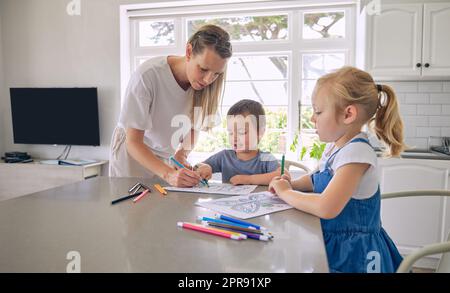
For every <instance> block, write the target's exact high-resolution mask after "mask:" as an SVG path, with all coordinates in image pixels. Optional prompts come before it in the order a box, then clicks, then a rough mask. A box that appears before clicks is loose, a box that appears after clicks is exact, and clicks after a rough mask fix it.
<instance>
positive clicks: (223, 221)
mask: <svg viewBox="0 0 450 293" xmlns="http://www.w3.org/2000/svg"><path fill="white" fill-rule="evenodd" d="M198 220H199V221H206V222H214V223H218V224H226V225H233V226H236V227H240V228H246V229H254V230H256V228H255V227H253V226H249V225H241V224H237V223H235V222H230V221H225V220H218V219H213V218H208V217H202V216H199V217H198Z"/></svg>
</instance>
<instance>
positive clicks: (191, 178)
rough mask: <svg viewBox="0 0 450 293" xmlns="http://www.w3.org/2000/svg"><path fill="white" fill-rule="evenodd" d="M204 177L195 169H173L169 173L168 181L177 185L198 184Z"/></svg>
mask: <svg viewBox="0 0 450 293" xmlns="http://www.w3.org/2000/svg"><path fill="white" fill-rule="evenodd" d="M201 179H202V178H201V177H200V175H198V174H197V173H195V172H194V171H191V170H188V169H178V170H175V169H174V170H173V171H171V172H169V173H168V174H167V178H166V181H167V182H168V183H169V184H170V185H172V186H176V187H192V186H196V185H197V184H198V183H199V182H200V180H201Z"/></svg>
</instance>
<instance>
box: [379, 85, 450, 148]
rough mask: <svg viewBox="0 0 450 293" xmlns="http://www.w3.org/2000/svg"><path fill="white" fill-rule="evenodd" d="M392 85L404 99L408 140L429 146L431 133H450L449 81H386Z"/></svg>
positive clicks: (400, 100)
mask: <svg viewBox="0 0 450 293" xmlns="http://www.w3.org/2000/svg"><path fill="white" fill-rule="evenodd" d="M379 83H381V84H388V85H390V86H392V87H393V88H394V90H395V92H396V94H397V97H398V100H399V103H400V112H401V115H402V118H403V123H404V126H405V141H406V144H408V145H409V146H414V147H415V148H418V149H420V148H427V144H428V137H429V136H450V82H449V81H392V82H389V81H383V82H379Z"/></svg>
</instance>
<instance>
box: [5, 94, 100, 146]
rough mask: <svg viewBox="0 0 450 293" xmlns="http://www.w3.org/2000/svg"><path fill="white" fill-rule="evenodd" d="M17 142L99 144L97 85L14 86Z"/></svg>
mask: <svg viewBox="0 0 450 293" xmlns="http://www.w3.org/2000/svg"><path fill="white" fill-rule="evenodd" d="M10 94H11V114H12V122H13V132H14V143H17V144H52V145H56V144H58V145H89V146H99V145H100V131H99V119H98V101H97V88H11V89H10Z"/></svg>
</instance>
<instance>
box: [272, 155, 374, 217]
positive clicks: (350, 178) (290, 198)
mask: <svg viewBox="0 0 450 293" xmlns="http://www.w3.org/2000/svg"><path fill="white" fill-rule="evenodd" d="M369 167H370V165H369V164H363V163H352V164H348V165H345V166H342V167H341V168H339V169H338V170H337V171H336V174H335V175H334V176H333V179H332V180H331V181H330V183H329V184H328V186H327V188H326V189H325V190H324V191H323V192H322V193H321V194H317V193H303V192H299V191H295V190H292V186H291V185H290V184H289V182H288V180H285V179H274V180H273V181H272V182H271V183H270V186H269V190H271V189H272V190H274V191H275V192H276V194H278V196H279V197H280V198H281V199H283V200H284V201H285V202H286V203H288V204H289V205H291V206H293V207H294V208H296V209H299V210H301V211H304V212H307V213H310V214H313V215H315V216H318V217H320V218H322V219H333V218H335V217H337V216H338V215H339V214H340V213H341V211H342V210H343V209H344V207H345V205H346V204H347V202H348V201H349V200H350V198H351V197H352V194H353V193H354V192H355V190H356V188H357V187H358V184H359V182H360V181H361V178H362V176H363V175H364V173H365V172H366V171H367V169H368V168H369Z"/></svg>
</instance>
